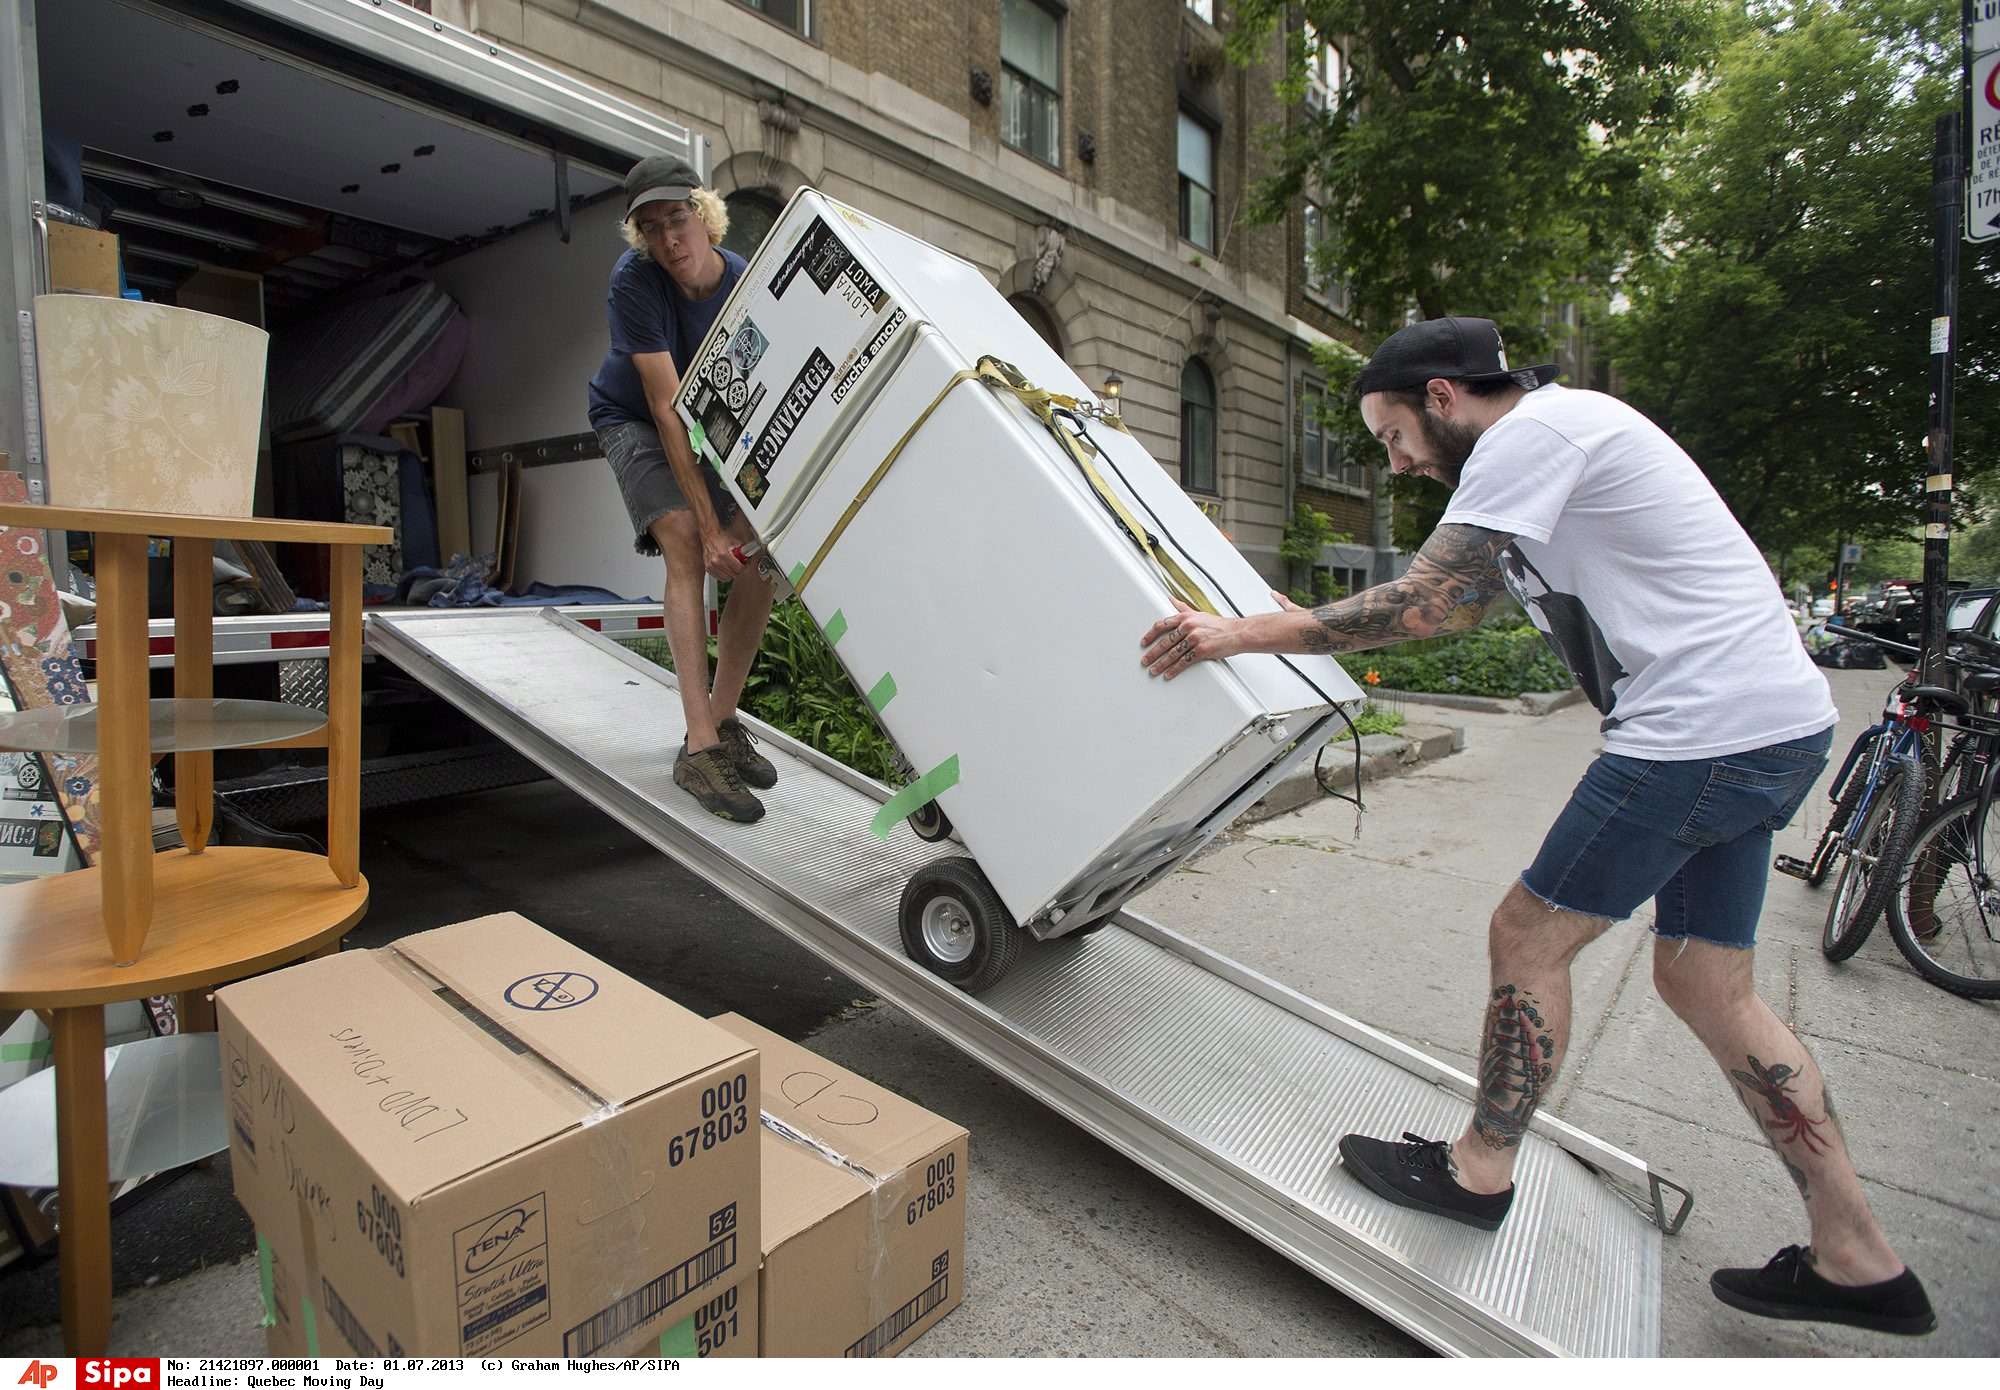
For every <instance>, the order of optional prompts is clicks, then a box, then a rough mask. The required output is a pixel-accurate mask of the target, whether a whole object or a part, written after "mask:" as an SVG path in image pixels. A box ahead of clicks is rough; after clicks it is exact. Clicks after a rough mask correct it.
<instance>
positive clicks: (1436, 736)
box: [1235, 724, 1465, 826]
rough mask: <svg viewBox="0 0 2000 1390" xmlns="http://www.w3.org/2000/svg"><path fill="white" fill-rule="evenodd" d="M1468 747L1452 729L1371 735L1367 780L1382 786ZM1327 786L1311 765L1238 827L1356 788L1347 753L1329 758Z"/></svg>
mask: <svg viewBox="0 0 2000 1390" xmlns="http://www.w3.org/2000/svg"><path fill="white" fill-rule="evenodd" d="M1464 748H1465V730H1463V729H1461V728H1458V727H1456V726H1455V725H1447V724H1405V725H1404V726H1403V731H1402V732H1401V733H1400V734H1367V735H1364V736H1363V737H1362V740H1361V780H1362V781H1363V782H1379V781H1381V780H1382V779H1383V778H1385V777H1395V776H1398V775H1400V774H1401V773H1403V772H1406V771H1408V770H1409V769H1410V768H1413V767H1415V766H1417V765H1418V764H1420V763H1427V762H1434V761H1436V760H1437V759H1439V758H1448V757H1450V756H1451V755H1452V754H1453V753H1458V752H1462V751H1463V750H1464ZM1326 764H1327V767H1326V787H1322V786H1321V785H1320V783H1319V781H1318V779H1317V778H1315V777H1314V776H1313V768H1312V764H1311V763H1307V764H1305V765H1304V766H1302V767H1297V768H1294V769H1292V771H1291V772H1289V773H1287V774H1286V776H1285V778H1284V780H1283V781H1281V782H1279V783H1278V784H1277V785H1276V786H1274V787H1272V788H1271V790H1269V791H1267V792H1265V793H1264V795H1263V797H1262V798H1260V799H1259V800H1258V802H1257V803H1256V804H1255V805H1254V806H1252V807H1251V808H1250V809H1249V810H1247V811H1245V812H1244V813H1243V814H1242V815H1240V816H1238V817H1237V818H1236V821H1235V824H1237V825H1239V826H1242V825H1255V824H1256V823H1257V822H1258V821H1266V820H1270V819H1271V818H1272V817H1273V816H1282V815H1284V814H1285V813H1286V812H1288V811H1296V810H1298V809H1299V808H1300V807H1301V806H1310V805H1311V804H1312V803H1313V802H1315V801H1318V800H1319V799H1320V798H1321V797H1323V796H1325V795H1326V788H1328V787H1330V788H1335V789H1339V788H1344V787H1349V786H1352V785H1353V783H1354V757H1353V755H1352V754H1351V753H1349V752H1348V751H1347V750H1346V749H1345V748H1333V749H1331V750H1330V751H1329V752H1328V753H1327V755H1326Z"/></svg>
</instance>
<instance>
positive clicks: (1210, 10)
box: [1187, 0, 1215, 24]
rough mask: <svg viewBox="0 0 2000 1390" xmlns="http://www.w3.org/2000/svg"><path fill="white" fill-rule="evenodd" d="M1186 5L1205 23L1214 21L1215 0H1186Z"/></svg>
mask: <svg viewBox="0 0 2000 1390" xmlns="http://www.w3.org/2000/svg"><path fill="white" fill-rule="evenodd" d="M1187 7H1188V8H1189V9H1191V10H1193V11H1194V13H1195V17H1196V18H1197V19H1200V20H1202V21H1203V22H1205V23H1208V24H1213V23H1215V0H1187Z"/></svg>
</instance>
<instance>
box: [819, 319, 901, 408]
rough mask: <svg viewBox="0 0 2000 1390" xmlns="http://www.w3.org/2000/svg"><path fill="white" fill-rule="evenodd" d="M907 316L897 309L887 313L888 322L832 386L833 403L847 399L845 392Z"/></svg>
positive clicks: (836, 403)
mask: <svg viewBox="0 0 2000 1390" xmlns="http://www.w3.org/2000/svg"><path fill="white" fill-rule="evenodd" d="M908 318H909V315H908V314H906V313H904V312H903V311H902V310H901V309H898V310H897V311H896V312H895V313H893V314H891V315H889V319H888V322H886V323H884V324H883V325H882V327H881V329H880V331H878V332H877V333H876V334H875V336H874V337H873V338H870V339H869V340H868V346H867V347H865V348H863V349H861V356H860V358H859V359H858V360H857V361H856V362H855V364H854V365H853V366H852V367H849V368H848V369H847V374H846V375H845V376H843V377H841V379H840V384H839V385H838V386H836V387H834V388H833V403H834V404H835V405H839V404H840V403H841V402H842V401H843V400H845V399H847V393H848V392H849V391H852V390H853V389H854V384H855V383H856V382H858V381H860V380H861V374H862V373H863V372H865V371H867V370H868V364H869V363H870V362H873V361H874V360H875V354H877V353H878V352H880V351H881V350H882V349H883V348H885V347H887V346H888V345H889V340H890V339H891V338H893V337H895V336H896V330H897V329H899V328H901V327H902V326H903V322H904V320H906V319H908Z"/></svg>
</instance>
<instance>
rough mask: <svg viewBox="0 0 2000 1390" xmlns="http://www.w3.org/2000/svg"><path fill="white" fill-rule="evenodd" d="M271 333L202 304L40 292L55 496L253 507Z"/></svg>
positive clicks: (148, 508) (211, 509)
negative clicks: (203, 309)
mask: <svg viewBox="0 0 2000 1390" xmlns="http://www.w3.org/2000/svg"><path fill="white" fill-rule="evenodd" d="M268 342H269V338H268V336H267V335H266V334H265V332H264V330H263V329H261V328H252V327H251V326H250V325H249V324H245V323H238V322H236V321H235V320H234V319H225V318H219V317H217V316H216V315H214V314H198V313H196V312H194V311H193V310H191V309H175V308H170V307H168V306H167V305H164V304H143V303H139V302H137V301H135V300H127V299H110V298H107V297H105V296H103V295H93V294H49V295H41V296H38V297H37V298H36V300H35V348H36V352H35V358H36V365H37V368H38V370H39V372H40V375H41V396H42V435H43V445H44V449H45V451H46V454H47V457H48V468H49V500H50V501H51V502H53V503H55V504H56V505H58V506H64V507H113V508H118V509H120V510H123V511H141V512H181V513H184V514H188V515H194V516H249V515H250V511H251V506H252V501H253V493H254V491H255V488H256V482H257V428H258V424H259V421H260V420H261V419H262V416H263V409H264V356H265V349H266V346H267V344H268Z"/></svg>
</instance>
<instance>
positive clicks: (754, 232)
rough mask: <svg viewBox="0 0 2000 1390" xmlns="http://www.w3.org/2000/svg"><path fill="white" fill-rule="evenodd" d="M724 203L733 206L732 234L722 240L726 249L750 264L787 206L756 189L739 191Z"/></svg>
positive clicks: (731, 208)
mask: <svg viewBox="0 0 2000 1390" xmlns="http://www.w3.org/2000/svg"><path fill="white" fill-rule="evenodd" d="M723 201H724V202H726V203H727V204H729V231H728V232H727V233H726V234H724V236H723V238H722V246H723V249H724V250H726V251H734V252H735V253H736V254H737V255H739V256H741V257H742V258H743V259H744V260H746V261H747V260H749V259H750V258H751V257H752V256H754V255H756V254H757V248H758V247H760V246H762V245H763V244H764V238H765V237H767V236H769V235H770V234H771V228H772V227H773V226H774V225H775V224H776V223H777V220H778V214H779V213H781V212H783V211H784V207H783V206H782V205H781V204H780V203H779V202H778V200H777V199H776V198H773V197H772V196H771V195H770V194H768V193H766V192H764V191H763V190H761V189H753V188H743V189H738V190H737V191H736V192H734V193H732V194H730V195H729V196H728V197H727V198H725V199H723Z"/></svg>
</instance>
